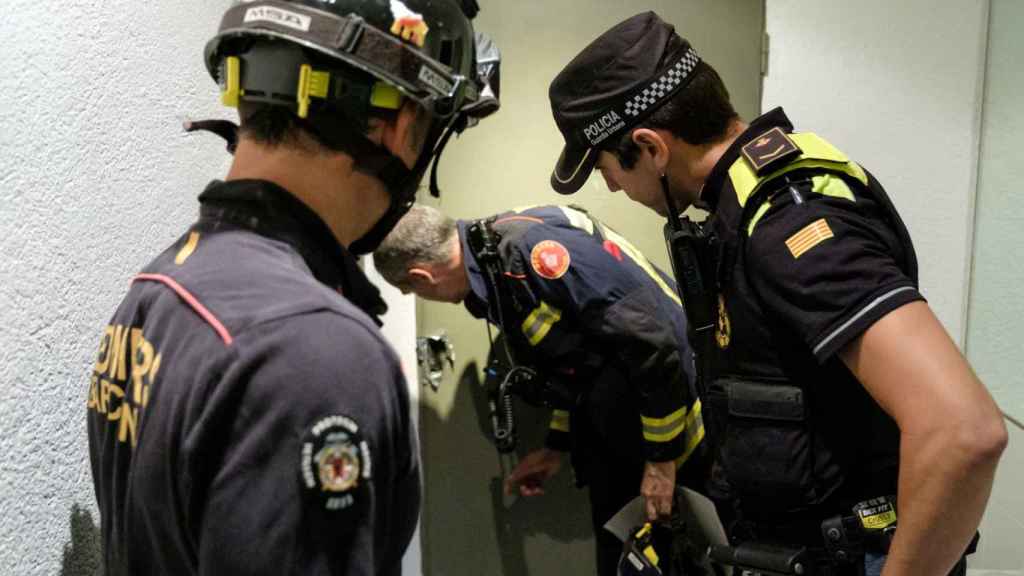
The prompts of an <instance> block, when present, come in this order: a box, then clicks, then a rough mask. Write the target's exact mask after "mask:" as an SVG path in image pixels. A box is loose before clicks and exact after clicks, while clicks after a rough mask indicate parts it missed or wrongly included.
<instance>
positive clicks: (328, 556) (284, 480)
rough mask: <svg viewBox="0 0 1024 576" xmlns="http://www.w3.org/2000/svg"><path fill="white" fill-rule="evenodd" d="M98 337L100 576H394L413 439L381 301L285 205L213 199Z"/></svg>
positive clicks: (216, 189) (249, 186) (233, 187)
mask: <svg viewBox="0 0 1024 576" xmlns="http://www.w3.org/2000/svg"><path fill="white" fill-rule="evenodd" d="M200 201H201V202H202V207H201V212H200V219H199V221H198V222H197V223H196V224H195V225H193V226H192V228H191V229H190V230H189V231H188V232H187V233H186V234H185V235H184V236H183V237H182V238H181V239H179V240H178V241H177V242H176V243H175V244H174V245H172V246H171V247H170V248H168V249H167V250H166V251H165V252H164V253H163V254H161V255H160V256H159V257H157V258H156V260H154V261H153V262H152V263H151V264H150V265H149V266H147V267H146V269H145V270H144V272H143V273H142V274H139V275H138V276H137V277H136V278H135V280H134V282H133V283H132V286H131V288H130V290H129V292H128V295H127V296H126V297H125V299H124V301H123V302H122V304H121V306H120V307H119V308H118V310H117V312H116V313H115V315H114V317H113V319H112V320H111V322H110V325H109V326H108V327H107V329H106V331H105V334H104V336H103V338H102V341H101V344H100V349H99V355H98V359H97V363H96V368H95V371H94V373H93V376H92V381H91V387H90V394H89V402H88V404H89V411H88V416H89V417H88V420H89V444H90V456H91V460H92V468H93V479H94V484H95V488H96V497H97V500H98V502H99V506H100V511H101V515H102V533H103V546H104V551H105V561H106V566H107V570H108V573H111V574H175V575H179V574H366V575H370V574H397V573H399V572H400V569H401V558H402V554H403V551H404V550H405V548H406V546H407V545H408V543H409V541H410V538H411V536H412V532H413V529H414V527H415V523H416V518H417V514H418V510H419V498H420V486H419V468H418V459H417V450H416V445H415V442H416V441H415V430H414V429H413V427H412V425H411V424H410V414H409V408H410V406H409V398H408V394H407V390H406V387H405V382H404V378H403V376H402V373H401V369H400V366H399V362H398V360H397V358H396V357H395V355H394V353H393V351H392V349H391V348H390V346H389V345H388V344H387V343H386V342H385V341H384V339H383V338H382V336H381V335H380V332H379V331H378V328H377V326H376V325H375V324H374V322H373V320H371V318H370V316H368V313H370V314H377V313H380V312H381V311H382V310H383V302H381V300H380V298H379V295H378V293H377V292H376V290H375V289H374V288H373V287H372V286H371V285H370V284H369V283H368V281H367V280H366V278H365V277H364V276H363V274H362V272H361V271H360V270H359V268H358V266H357V264H356V262H355V260H354V258H353V257H352V256H351V255H349V254H348V253H347V252H346V251H345V250H344V249H342V248H341V247H340V246H339V245H338V243H337V242H336V241H335V239H334V237H333V236H332V235H331V233H330V231H329V229H328V228H327V227H326V225H325V224H324V223H323V222H322V221H321V220H320V219H319V218H318V217H316V215H315V214H314V213H313V212H312V211H310V210H309V209H308V208H307V207H306V206H305V205H303V204H302V203H300V202H299V201H298V200H296V199H295V198H294V197H292V196H291V195H290V194H289V193H287V192H286V191H285V190H283V189H281V188H279V187H277V186H275V185H273V184H270V183H268V182H260V181H235V182H229V183H214V184H212V185H211V186H210V187H209V188H208V189H207V190H206V191H205V192H204V193H203V194H202V195H201V196H200Z"/></svg>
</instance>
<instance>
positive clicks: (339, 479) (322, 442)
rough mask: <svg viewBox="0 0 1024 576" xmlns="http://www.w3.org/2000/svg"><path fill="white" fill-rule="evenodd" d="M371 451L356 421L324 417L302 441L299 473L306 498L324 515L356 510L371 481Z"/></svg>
mask: <svg viewBox="0 0 1024 576" xmlns="http://www.w3.org/2000/svg"><path fill="white" fill-rule="evenodd" d="M370 462H371V460H370V447H369V445H368V444H367V442H366V440H364V439H363V437H362V435H361V434H360V433H359V425H358V424H356V422H355V420H353V419H352V418H349V417H348V416H344V415H341V414H335V415H332V416H325V417H323V418H321V419H319V420H317V421H316V422H315V423H314V424H313V425H312V426H311V427H310V428H309V430H307V432H306V434H305V436H304V437H303V440H302V454H301V459H300V464H299V468H300V472H301V476H302V484H303V487H304V488H305V489H306V495H307V496H308V497H310V498H311V500H312V501H313V504H314V505H315V506H317V507H320V508H322V509H323V510H325V511H328V512H333V511H342V510H348V509H353V508H357V507H358V505H361V504H363V501H364V500H365V499H366V497H365V496H364V494H365V492H366V487H367V486H366V485H367V484H368V483H369V480H370V477H371V472H372V470H371V464H370Z"/></svg>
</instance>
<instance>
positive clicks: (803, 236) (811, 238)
mask: <svg viewBox="0 0 1024 576" xmlns="http://www.w3.org/2000/svg"><path fill="white" fill-rule="evenodd" d="M833 237H835V235H834V234H833V233H832V228H831V227H829V225H828V222H827V221H826V220H825V219H824V218H819V219H817V220H815V221H814V222H811V223H810V224H808V225H807V226H804V227H803V228H801V229H800V231H799V232H797V233H796V234H793V235H792V236H790V237H789V238H788V239H787V240H786V248H789V253H790V254H792V255H793V258H799V257H800V256H801V255H803V253H804V252H807V251H808V250H810V249H811V248H814V247H815V246H817V245H818V244H821V243H822V242H824V241H825V240H828V239H829V238H833Z"/></svg>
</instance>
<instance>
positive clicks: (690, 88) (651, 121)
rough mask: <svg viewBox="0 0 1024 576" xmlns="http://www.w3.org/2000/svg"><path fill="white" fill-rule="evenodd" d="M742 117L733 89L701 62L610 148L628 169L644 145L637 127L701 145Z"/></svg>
mask: <svg viewBox="0 0 1024 576" xmlns="http://www.w3.org/2000/svg"><path fill="white" fill-rule="evenodd" d="M738 118H739V115H738V114H736V110H735V109H734V108H733V106H732V102H731V101H730V100H729V91H728V90H727V89H726V87H725V83H724V82H722V78H721V77H720V76H719V75H718V72H715V69H714V68H712V67H711V66H709V65H708V64H707V63H705V62H701V63H700V64H699V65H698V66H697V70H696V71H695V72H694V75H693V79H692V80H690V82H689V84H687V85H686V87H684V88H683V89H681V90H680V91H679V92H678V93H677V94H676V95H675V96H673V97H672V98H671V99H670V100H668V101H667V102H665V104H663V105H662V106H661V107H660V108H658V109H657V110H656V111H655V112H654V113H653V114H651V115H650V116H649V117H648V118H647V119H646V120H644V121H643V122H641V123H640V124H639V125H637V126H635V127H634V128H633V129H632V130H628V131H626V132H625V133H624V134H623V135H622V136H621V137H620V138H619V139H618V140H617V141H613V142H611V144H610V145H609V146H608V147H607V148H606V150H607V151H609V152H612V153H613V154H615V156H616V157H618V159H619V163H620V164H622V167H623V168H625V169H626V170H631V169H632V168H633V167H634V166H636V161H637V159H638V158H639V157H640V147H639V146H637V144H636V142H633V131H634V130H637V129H640V128H649V129H654V128H660V129H663V130H668V131H669V132H671V133H672V135H673V136H676V137H677V138H679V139H681V140H683V141H684V142H686V143H687V144H691V145H693V146H700V145H703V144H710V143H712V142H717V141H718V140H720V139H722V138H724V137H725V135H726V134H727V132H728V130H729V124H731V123H732V122H733V120H736V119H738Z"/></svg>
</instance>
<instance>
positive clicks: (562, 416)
mask: <svg viewBox="0 0 1024 576" xmlns="http://www.w3.org/2000/svg"><path fill="white" fill-rule="evenodd" d="M548 428H549V429H551V430H558V431H559V432H568V431H569V412H568V411H567V410H552V411H551V424H550V425H549V426H548Z"/></svg>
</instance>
